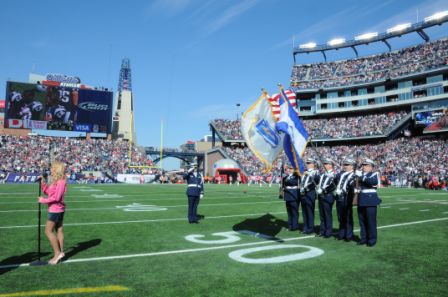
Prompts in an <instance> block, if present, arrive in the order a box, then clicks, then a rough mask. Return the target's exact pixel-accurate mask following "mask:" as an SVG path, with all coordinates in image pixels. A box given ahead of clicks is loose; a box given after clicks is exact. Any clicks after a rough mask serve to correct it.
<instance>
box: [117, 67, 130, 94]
mask: <svg viewBox="0 0 448 297" xmlns="http://www.w3.org/2000/svg"><path fill="white" fill-rule="evenodd" d="M122 90H128V91H132V76H131V61H129V59H123V60H121V69H120V77H119V78H118V91H119V92H120V91H122Z"/></svg>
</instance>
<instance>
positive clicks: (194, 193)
mask: <svg viewBox="0 0 448 297" xmlns="http://www.w3.org/2000/svg"><path fill="white" fill-rule="evenodd" d="M184 179H185V180H186V181H187V196H188V222H189V223H190V224H197V223H198V216H197V214H198V213H197V212H198V205H199V199H200V196H201V195H203V194H204V180H203V178H202V175H201V174H200V173H199V172H197V171H195V170H194V169H190V170H188V172H187V173H185V174H184Z"/></svg>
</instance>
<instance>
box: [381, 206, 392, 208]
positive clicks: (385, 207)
mask: <svg viewBox="0 0 448 297" xmlns="http://www.w3.org/2000/svg"><path fill="white" fill-rule="evenodd" d="M380 208H390V206H380Z"/></svg>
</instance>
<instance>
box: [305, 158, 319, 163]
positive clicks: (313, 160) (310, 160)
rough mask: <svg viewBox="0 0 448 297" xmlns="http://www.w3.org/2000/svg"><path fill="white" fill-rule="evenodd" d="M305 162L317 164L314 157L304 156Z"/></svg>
mask: <svg viewBox="0 0 448 297" xmlns="http://www.w3.org/2000/svg"><path fill="white" fill-rule="evenodd" d="M305 163H313V164H317V161H316V160H315V159H314V158H306V160H305Z"/></svg>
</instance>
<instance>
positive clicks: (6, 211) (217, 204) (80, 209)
mask: <svg viewBox="0 0 448 297" xmlns="http://www.w3.org/2000/svg"><path fill="white" fill-rule="evenodd" d="M128 202H129V201H128ZM281 202H283V201H280V200H273V201H265V202H242V203H209V204H207V203H201V204H200V205H201V208H202V207H208V206H212V207H214V206H238V205H253V204H267V203H268V204H269V203H281ZM154 206H157V207H166V208H176V207H188V205H187V204H177V205H154ZM68 210H69V211H97V210H121V209H117V208H116V207H96V208H95V207H91V208H69V209H68ZM36 211H37V209H10V210H0V213H14V212H36Z"/></svg>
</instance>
